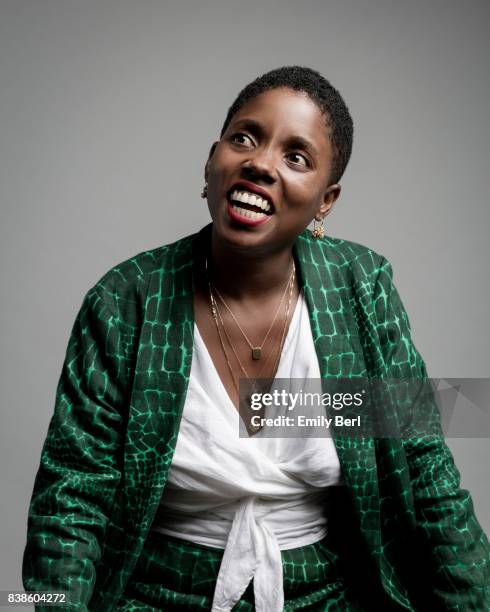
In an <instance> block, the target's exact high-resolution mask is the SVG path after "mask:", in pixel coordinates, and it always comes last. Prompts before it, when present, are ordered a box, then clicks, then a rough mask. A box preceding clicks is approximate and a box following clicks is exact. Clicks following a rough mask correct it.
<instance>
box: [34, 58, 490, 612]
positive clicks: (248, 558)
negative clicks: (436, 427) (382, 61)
mask: <svg viewBox="0 0 490 612" xmlns="http://www.w3.org/2000/svg"><path fill="white" fill-rule="evenodd" d="M352 132H353V130H352V120H351V118H350V115H349V111H348V109H347V107H346V105H345V103H344V101H343V100H342V98H341V96H340V94H339V93H338V92H337V91H336V90H335V89H334V88H333V87H332V86H331V85H330V84H329V83H328V82H327V81H326V80H325V79H324V78H323V77H322V76H321V75H320V74H318V73H317V72H315V71H313V70H311V69H308V68H300V67H286V68H281V69H278V70H274V71H272V72H270V73H267V74H265V75H263V76H262V77H260V78H258V79H256V80H255V81H254V82H253V83H251V84H249V85H248V86H247V87H246V88H245V89H244V90H243V91H242V92H241V93H240V94H239V96H238V97H237V99H236V101H235V102H234V104H233V105H232V106H231V108H230V110H229V112H228V116H227V118H226V120H225V123H224V126H223V129H222V133H221V137H220V140H219V141H218V142H215V143H214V144H213V146H212V147H211V151H210V154H209V158H208V160H207V163H206V168H205V179H206V184H205V188H204V190H203V194H202V195H203V197H205V198H207V201H208V206H209V210H210V213H211V218H212V224H211V225H210V226H208V227H206V228H204V229H203V230H201V232H200V233H199V234H196V235H194V236H190V237H188V238H184V239H182V240H179V241H178V242H176V243H174V244H171V245H167V246H164V247H161V248H158V249H155V250H153V251H148V252H146V253H142V254H140V255H137V256H136V257H134V258H132V259H130V260H128V261H127V262H124V263H123V264H121V265H119V266H117V267H116V268H114V269H113V270H111V271H109V272H108V273H107V274H106V275H105V276H104V277H103V278H102V279H101V280H100V281H99V282H98V283H97V284H96V285H95V287H94V288H93V289H92V290H91V291H90V292H89V293H88V294H87V296H86V299H85V301H84V303H83V305H82V308H81V311H80V313H79V315H78V318H77V321H76V323H75V326H74V329H73V332H72V336H71V339H70V343H69V346H68V351H67V356H66V361H65V365H64V368H63V372H62V375H61V379H60V384H59V388H58V394H57V403H56V408H55V413H54V416H53V419H52V421H51V424H50V428H49V432H48V436H47V439H46V443H45V445H44V448H43V452H42V457H41V466H40V469H39V472H38V475H37V478H36V483H35V487H34V492H33V497H32V502H31V506H30V512H29V525H28V540H27V547H26V551H25V555H24V565H23V575H24V585H25V588H26V589H27V590H51V591H66V592H67V594H68V598H69V600H70V601H71V602H73V607H74V609H77V610H87V609H88V610H104V611H107V610H165V611H166V610H184V609H185V610H210V609H212V610H216V611H221V610H231V609H232V608H233V609H234V610H253V609H257V610H261V611H267V612H271V611H275V610H282V609H285V610H297V609H298V610H299V609H302V610H303V609H308V610H369V609H373V610H380V609H383V610H385V609H386V610H425V609H434V608H435V609H441V610H486V609H487V606H488V603H487V601H488V600H487V599H486V597H487V596H488V591H487V587H488V576H489V573H488V566H489V564H488V560H489V559H488V557H489V547H488V541H487V539H486V537H485V535H484V534H483V532H482V530H481V527H480V526H479V524H478V522H477V520H476V518H475V516H474V513H473V508H472V502H471V498H470V496H469V494H468V493H467V492H466V491H464V490H461V489H460V488H459V474H458V472H457V470H456V468H455V466H454V463H453V460H452V457H451V454H450V452H449V450H448V448H447V446H446V445H445V443H444V440H443V437H442V435H441V434H440V433H438V434H437V435H435V436H434V435H432V436H428V435H423V434H422V433H420V435H412V436H410V437H407V438H404V439H402V438H401V437H398V438H396V437H394V438H389V439H375V438H373V437H369V436H364V437H362V438H345V437H342V436H334V440H332V439H331V438H318V439H316V438H308V439H268V438H266V437H261V435H260V433H258V430H257V428H254V426H253V422H252V419H251V418H250V417H251V414H252V412H251V411H248V412H241V418H242V421H243V422H244V423H245V424H246V425H247V429H248V432H249V434H250V437H249V438H248V439H247V438H239V436H238V422H239V418H238V409H239V408H240V410H241V406H240V404H239V400H238V390H239V380H240V379H244V378H269V379H270V378H273V377H274V376H275V375H276V376H277V377H278V378H320V377H322V378H332V377H344V378H348V377H357V376H366V377H370V378H376V377H379V378H420V377H425V376H426V371H425V366H424V364H423V361H422V359H421V358H420V356H419V354H418V353H417V351H416V350H415V348H414V347H413V344H412V343H411V340H410V330H409V325H408V320H407V318H406V315H405V312H404V310H403V306H402V304H401V302H400V300H399V297H398V294H397V292H396V290H395V289H394V287H393V285H392V282H391V268H390V265H389V263H388V262H387V261H386V260H385V259H384V258H382V257H381V256H379V255H378V254H376V253H375V252H374V251H372V250H370V249H367V248H366V247H363V246H360V245H357V244H354V243H350V242H347V241H341V240H336V239H330V238H324V237H323V219H324V218H325V217H326V216H327V215H328V214H329V213H330V212H331V210H332V207H333V205H334V203H335V201H336V200H337V198H338V197H339V194H340V185H339V181H340V178H341V176H342V173H343V172H344V170H345V167H346V165H347V162H348V160H349V157H350V152H351V146H352ZM312 220H315V222H316V224H317V225H316V227H315V230H314V233H313V235H310V234H309V233H308V232H307V231H306V228H307V226H308V225H309V223H310V222H311V221H312ZM415 433H416V432H415ZM256 434H258V435H256Z"/></svg>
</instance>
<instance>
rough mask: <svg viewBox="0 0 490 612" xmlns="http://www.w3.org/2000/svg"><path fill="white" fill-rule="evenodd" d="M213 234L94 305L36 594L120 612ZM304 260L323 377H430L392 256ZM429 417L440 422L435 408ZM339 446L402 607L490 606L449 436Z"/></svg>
mask: <svg viewBox="0 0 490 612" xmlns="http://www.w3.org/2000/svg"><path fill="white" fill-rule="evenodd" d="M210 231H211V226H207V227H206V228H204V229H203V230H202V231H201V232H200V233H199V234H197V235H194V236H190V237H187V238H184V239H182V240H179V241H178V242H175V243H174V244H171V245H167V246H164V247H160V248H157V249H154V250H152V251H148V252H145V253H141V254H139V255H137V256H136V257H133V258H132V259H129V260H128V261H126V262H123V263H122V264H120V265H118V266H116V267H115V268H113V269H112V270H110V271H109V272H108V273H107V274H106V275H105V276H104V277H102V279H101V280H100V281H99V282H98V283H97V284H96V285H95V287H94V288H93V289H92V290H91V291H89V293H88V294H87V296H86V298H85V300H84V302H83V305H82V307H81V309H80V312H79V314H78V317H77V319H76V322H75V325H74V327H73V331H72V334H71V337H70V340H69V344H68V348H67V353H66V359H65V363H64V365H63V369H62V373H61V377H60V382H59V386H58V390H57V398H56V405H55V410H54V414H53V417H52V419H51V422H50V425H49V429H48V433H47V437H46V441H45V443H44V446H43V450H42V454H41V461H40V466H39V470H38V473H37V476H36V480H35V484H34V491H33V495H32V500H31V504H30V508H29V516H28V534H27V545H26V549H25V553H24V560H23V580H24V587H25V589H26V590H48V591H66V592H67V593H68V594H69V598H70V601H72V602H73V605H72V609H73V610H81V611H83V610H96V611H98V610H101V611H104V612H110V611H111V610H115V609H116V606H117V605H118V601H119V599H120V598H121V596H122V594H123V593H124V589H125V586H126V585H127V583H128V580H129V579H130V577H131V575H132V573H133V570H134V569H135V567H136V564H137V562H138V559H139V557H140V554H141V552H142V550H143V546H144V543H145V540H146V537H147V534H148V530H149V527H150V525H151V523H152V521H153V517H154V515H155V512H156V509H157V507H158V503H159V501H160V498H161V495H162V492H163V491H164V487H165V481H166V476H167V472H168V468H169V466H170V464H171V461H172V455H173V451H174V449H175V444H176V440H177V435H178V428H179V420H180V416H181V413H182V408H183V405H184V401H185V394H186V389H187V384H188V380H189V373H190V366H191V360H192V348H193V324H194V319H193V303H192V295H193V273H196V270H198V269H199V262H202V257H203V253H204V252H205V251H206V249H207V248H208V246H209V240H210ZM294 253H295V257H296V260H297V268H298V276H299V279H300V282H301V284H302V286H303V288H304V292H305V297H306V301H307V305H308V310H309V314H310V321H311V328H312V333H313V338H314V343H315V348H316V352H317V356H318V360H319V364H320V371H321V375H322V377H323V378H329V377H343V378H346V377H352V376H368V377H373V378H374V377H385V378H413V377H415V378H417V377H424V376H426V371H425V366H424V363H423V361H422V359H421V358H420V356H419V354H418V353H417V351H416V349H415V348H414V346H413V344H412V341H411V334H410V327H409V324H408V320H407V316H406V314H405V311H404V309H403V306H402V304H401V301H400V298H399V296H398V294H397V292H396V289H395V288H394V286H393V283H392V272H391V267H390V265H389V263H388V262H387V261H386V260H385V259H383V258H382V257H381V256H380V255H378V254H376V253H375V252H374V251H372V250H370V249H367V248H366V247H363V246H361V245H357V244H355V243H352V242H348V241H343V240H338V239H333V238H327V239H325V240H322V241H314V240H313V239H312V238H311V237H310V236H309V235H308V234H307V233H306V232H305V233H304V234H302V235H301V236H300V237H299V238H298V240H297V242H296V245H295V248H294ZM427 418H428V419H429V420H433V421H434V423H435V424H436V427H437V420H438V415H437V412H436V409H435V408H434V407H433V406H432V407H431V406H427ZM334 440H335V444H336V448H337V453H338V456H339V460H340V463H341V467H342V473H343V477H344V481H345V483H346V488H347V491H348V493H349V498H350V503H351V507H352V520H351V523H350V525H349V529H350V530H352V532H355V533H358V534H359V537H360V540H359V546H360V545H361V543H362V545H364V546H365V548H366V551H367V553H366V554H367V555H368V557H367V558H368V560H369V562H372V563H374V565H375V568H376V576H377V577H378V578H379V580H380V582H381V583H382V586H383V588H384V591H385V592H386V593H387V595H388V596H389V598H390V600H391V601H392V602H393V604H394V605H395V606H398V609H400V610H413V609H421V608H420V606H419V605H418V601H421V600H423V601H429V599H428V598H430V602H432V603H431V606H432V608H431V609H437V608H438V607H439V609H443V610H465V611H466V610H487V609H490V607H489V606H488V605H487V603H486V602H488V597H489V595H488V584H489V582H490V581H489V565H490V564H489V545H488V540H487V539H486V537H485V535H484V533H483V532H482V530H481V527H480V525H479V524H478V522H477V520H476V517H475V515H474V511H473V506H472V501H471V497H470V496H469V494H468V492H467V491H465V490H462V489H460V488H459V473H458V471H457V469H456V467H455V466H454V462H453V460H452V457H451V453H450V451H449V449H448V447H447V446H446V444H445V442H444V439H443V436H442V434H441V433H439V434H432V435H430V436H429V435H427V434H426V433H424V432H420V431H418V430H417V428H416V427H415V426H414V427H413V428H412V432H411V435H410V436H409V437H408V438H406V439H373V438H360V439H356V438H350V437H349V438H348V437H345V436H336V435H335V432H334ZM351 553H352V551H351ZM348 554H349V551H346V555H348ZM351 561H352V564H353V565H354V564H355V563H356V561H357V559H356V555H352V558H351ZM420 598H422V599H420ZM39 609H42V608H39Z"/></svg>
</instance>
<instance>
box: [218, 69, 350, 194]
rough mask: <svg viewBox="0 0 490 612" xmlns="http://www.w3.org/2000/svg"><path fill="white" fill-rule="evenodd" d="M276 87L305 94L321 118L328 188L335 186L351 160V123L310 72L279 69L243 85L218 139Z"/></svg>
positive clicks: (329, 89) (335, 95) (335, 96)
mask: <svg viewBox="0 0 490 612" xmlns="http://www.w3.org/2000/svg"><path fill="white" fill-rule="evenodd" d="M278 87H289V88H290V89H293V90H295V91H302V92H304V93H306V94H307V95H308V96H309V97H310V98H311V100H312V101H313V102H315V104H316V105H317V106H318V108H319V109H320V110H321V112H322V113H323V114H324V115H325V119H326V124H327V127H328V129H329V136H330V142H331V143H332V148H333V167H332V172H331V176H330V179H329V180H330V183H331V184H332V183H337V182H338V181H339V180H340V178H341V176H342V175H343V173H344V170H345V168H346V166H347V163H348V161H349V159H350V156H351V152H352V138H353V134H354V123H353V121H352V117H351V115H350V113H349V109H348V108H347V105H346V103H345V102H344V100H343V98H342V96H341V95H340V93H339V92H338V91H337V90H336V89H335V87H333V86H332V85H331V84H330V83H329V81H327V79H326V78H325V77H323V76H322V75H321V74H320V73H319V72H317V71H316V70H313V69H312V68H307V67H304V66H283V67H282V68H276V69H275V70H271V71H270V72H266V73H265V74H263V75H262V76H260V77H258V78H256V79H255V80H254V81H252V82H251V83H249V84H248V85H246V86H245V87H244V88H243V89H242V91H241V92H240V93H239V94H238V96H237V98H236V99H235V101H234V102H233V104H232V105H231V106H230V108H229V110H228V114H227V115H226V119H225V122H224V124H223V127H222V129H221V133H220V138H221V137H222V136H223V134H224V133H225V131H226V129H227V128H228V125H229V124H230V121H231V120H232V118H233V117H234V115H236V113H237V112H238V111H239V110H240V109H241V108H242V106H244V105H245V104H246V103H247V102H248V101H249V100H251V99H252V98H255V97H256V96H258V95H259V94H261V93H263V92H264V91H267V90H269V89H277V88H278Z"/></svg>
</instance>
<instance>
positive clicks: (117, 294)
mask: <svg viewBox="0 0 490 612" xmlns="http://www.w3.org/2000/svg"><path fill="white" fill-rule="evenodd" d="M196 236H197V234H192V235H189V236H185V237H184V238H181V239H180V240H177V241H175V242H173V243H171V244H165V245H161V246H159V247H156V248H154V249H149V250H147V251H142V252H140V253H137V254H135V255H133V256H132V257H130V258H128V259H125V260H124V261H122V262H120V263H118V264H116V265H115V266H113V267H112V268H110V269H109V270H108V271H107V272H106V273H105V274H104V275H103V276H102V277H101V278H100V279H99V280H98V281H97V282H96V283H95V285H94V286H93V287H92V288H91V289H90V290H89V291H88V292H87V294H86V296H85V299H86V300H88V301H94V300H95V301H97V302H99V301H102V302H104V303H105V304H106V306H109V307H111V305H112V308H113V309H114V308H115V307H117V310H118V311H121V310H128V309H131V308H133V309H134V307H135V306H138V305H139V304H142V303H143V302H144V300H145V297H146V294H147V292H148V287H149V286H150V284H151V282H152V279H153V278H155V277H159V278H162V277H165V276H167V275H169V274H173V273H175V272H176V271H177V270H181V269H182V268H183V267H186V266H189V267H190V266H191V265H192V245H193V241H194V239H195V237H196Z"/></svg>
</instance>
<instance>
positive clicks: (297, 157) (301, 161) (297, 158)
mask: <svg viewBox="0 0 490 612" xmlns="http://www.w3.org/2000/svg"><path fill="white" fill-rule="evenodd" d="M287 157H288V159H289V160H290V161H291V162H292V163H293V164H294V165H295V166H303V167H304V168H309V167H311V163H310V160H309V159H308V158H307V157H306V156H305V155H302V154H301V153H296V152H294V153H288V155H287Z"/></svg>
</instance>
